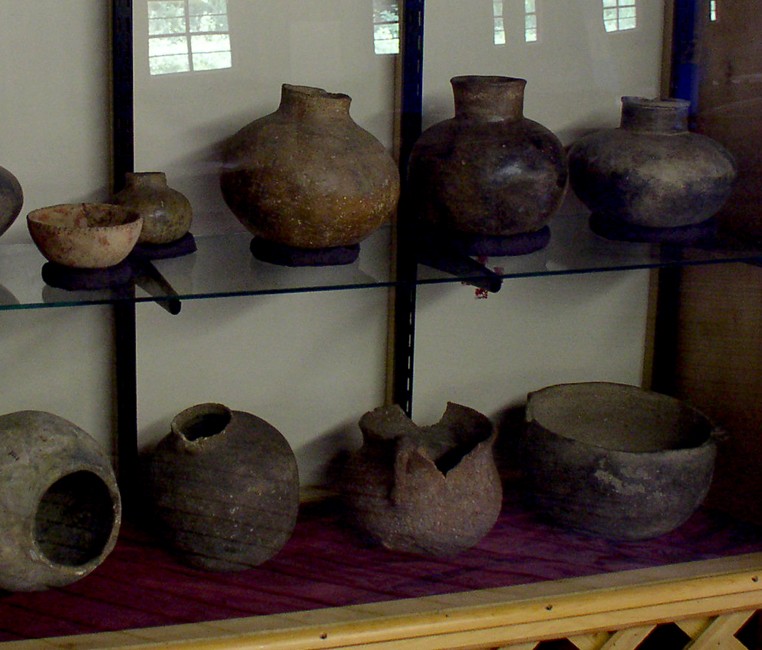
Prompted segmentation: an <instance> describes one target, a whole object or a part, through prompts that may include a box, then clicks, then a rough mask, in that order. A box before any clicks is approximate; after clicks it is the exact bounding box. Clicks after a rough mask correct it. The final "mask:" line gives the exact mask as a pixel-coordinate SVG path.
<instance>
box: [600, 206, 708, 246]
mask: <svg viewBox="0 0 762 650" xmlns="http://www.w3.org/2000/svg"><path fill="white" fill-rule="evenodd" d="M590 229H591V230H592V231H593V232H594V233H595V234H596V235H600V236H601V237H605V238H606V239H613V240H616V241H627V242H642V243H649V244H678V245H683V246H686V245H691V244H693V245H695V244H703V243H708V242H711V241H712V240H713V239H714V238H715V237H716V235H717V221H716V220H715V219H714V218H709V219H707V220H706V221H702V222H701V223H696V224H691V225H688V226H676V227H672V228H649V227H647V226H635V225H632V224H628V223H623V222H621V221H618V220H616V219H615V218H612V217H608V216H607V215H605V214H603V213H600V212H596V213H593V214H592V215H590Z"/></svg>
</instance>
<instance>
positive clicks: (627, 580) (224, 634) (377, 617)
mask: <svg viewBox="0 0 762 650" xmlns="http://www.w3.org/2000/svg"><path fill="white" fill-rule="evenodd" d="M761 608H762V553H754V554H748V555H741V556H737V557H728V558H721V559H716V560H704V561H699V562H689V563H685V564H676V565H669V566H664V567H656V568H649V569H638V570H634V571H624V572H617V573H609V574H603V575H598V576H589V577H582V578H570V579H567V580H556V581H548V582H543V583H539V584H529V585H519V586H513V587H504V588H500V589H487V590H480V591H472V592H463V593H455V594H448V595H444V596H429V597H424V598H415V599H406V600H396V601H389V602H381V603H373V604H368V605H356V606H348V607H339V608H329V609H322V610H315V611H306V612H295V613H291V614H279V615H274V616H259V617H252V618H243V619H232V620H227V621H214V622H208V623H200V624H189V625H177V626H169V627H157V628H144V629H136V630H127V631H122V632H106V633H101V634H90V635H81V636H74V637H58V638H52V639H46V640H34V641H17V642H10V643H7V644H3V648H4V650H28V649H30V648H38V649H40V650H44V649H45V648H58V649H61V648H77V650H87V649H90V648H112V649H113V648H124V649H130V650H134V649H136V648H147V649H148V648H183V649H185V650H221V649H223V648H225V649H244V648H246V649H247V650H251V649H252V648H268V649H275V650H313V649H316V648H333V649H337V648H357V647H360V646H362V647H372V648H377V649H378V650H381V649H383V648H389V649H391V648H405V647H411V648H412V647H415V648H416V649H421V650H423V649H426V648H431V649H434V648H479V647H484V648H489V647H493V648H494V647H498V646H501V645H508V644H514V643H522V642H527V641H530V640H531V641H536V640H540V639H552V638H560V637H563V636H569V635H578V634H589V633H594V632H599V631H604V630H606V631H611V630H614V629H621V628H626V627H632V626H637V625H644V624H649V623H663V622H671V621H676V620H681V619H690V618H696V617H699V616H713V615H717V614H720V613H726V612H732V611H753V610H757V609H761Z"/></svg>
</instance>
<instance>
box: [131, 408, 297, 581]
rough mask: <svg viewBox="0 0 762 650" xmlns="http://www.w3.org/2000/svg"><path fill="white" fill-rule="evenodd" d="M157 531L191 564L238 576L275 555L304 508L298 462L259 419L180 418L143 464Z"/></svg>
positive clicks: (224, 412)
mask: <svg viewBox="0 0 762 650" xmlns="http://www.w3.org/2000/svg"><path fill="white" fill-rule="evenodd" d="M144 469H145V479H146V480H145V483H146V489H147V492H146V495H147V499H148V508H149V509H150V510H151V512H152V514H153V518H154V523H155V524H156V527H157V532H158V533H159V535H160V536H161V537H162V538H163V539H164V540H165V542H166V543H167V544H168V545H169V546H170V547H171V549H172V550H173V551H174V552H175V553H176V554H177V555H178V557H180V558H181V559H182V560H184V561H185V562H186V563H188V564H190V565H192V566H196V567H200V568H203V569H209V570H213V571H238V570H243V569H249V568H251V567H253V566H256V565H259V564H261V563H263V562H265V561H266V560H269V559H270V558H271V557H272V556H274V555H275V554H276V553H277V552H278V551H279V550H280V549H281V548H282V547H283V545H284V544H285V543H286V542H287V541H288V540H289V538H290V537H291V533H292V532H293V529H294V526H295V524H296V516H297V512H298V509H299V475H298V470H297V466H296V459H295V457H294V453H293V451H292V450H291V447H290V446H289V444H288V442H287V441H286V439H285V438H284V437H283V435H282V434H281V433H280V432H279V431H278V430H277V429H275V427H273V426H272V425H270V424H268V423H267V422H265V421H264V420H262V419H261V418H258V417H257V416H255V415H252V414H250V413H245V412H243V411H233V410H231V409H229V408H227V407H226V406H224V405H222V404H198V405H195V406H191V407H190V408H188V409H185V410H184V411H182V412H181V413H179V414H178V415H177V416H176V417H175V418H174V419H173V420H172V425H171V432H170V433H169V435H167V436H166V437H165V438H163V439H162V440H161V442H160V443H159V444H158V445H157V447H156V448H155V449H154V450H152V451H151V452H150V454H149V455H148V457H147V459H146V464H145V467H144Z"/></svg>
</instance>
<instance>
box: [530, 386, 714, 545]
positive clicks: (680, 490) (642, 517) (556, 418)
mask: <svg viewBox="0 0 762 650" xmlns="http://www.w3.org/2000/svg"><path fill="white" fill-rule="evenodd" d="M715 435H716V433H715V430H714V427H713V425H712V423H711V422H710V421H709V420H708V419H707V418H706V417H705V416H704V415H702V414H701V413H700V412H699V411H697V410H695V409H694V408H692V407H690V406H688V405H687V404H685V403H684V402H681V401H680V400H677V399H675V398H672V397H668V396H667V395H661V394H659V393H654V392H650V391H646V390H643V389H641V388H638V387H636V386H629V385H624V384H613V383H606V382H591V383H579V384H560V385H557V386H551V387H548V388H545V389H542V390H539V391H536V392H534V393H530V395H529V399H528V402H527V412H526V428H525V430H524V432H523V435H522V439H521V444H520V448H521V462H522V466H523V468H524V469H525V471H526V478H527V494H528V497H529V499H530V501H531V502H532V503H533V504H534V507H535V508H536V509H537V511H538V512H539V513H541V514H542V515H544V516H547V517H549V518H551V519H552V520H554V521H555V522H557V523H559V524H561V525H563V526H568V527H569V528H573V529H577V530H582V531H586V532H589V533H593V534H595V535H600V536H603V537H607V538H611V539H624V540H639V539H647V538H651V537H656V536H658V535H662V534H664V533H667V532H669V531H671V530H673V529H675V528H677V527H678V526H680V525H681V524H682V523H683V522H685V521H686V520H687V519H688V517H690V516H691V514H693V512H694V511H695V510H696V509H697V508H698V506H699V505H700V504H701V502H702V501H703V499H704V497H705V496H706V494H707V492H708V490H709V486H710V483H711V479H712V473H713V470H714V460H715V455H716V443H715Z"/></svg>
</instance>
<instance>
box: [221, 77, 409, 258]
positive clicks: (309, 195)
mask: <svg viewBox="0 0 762 650" xmlns="http://www.w3.org/2000/svg"><path fill="white" fill-rule="evenodd" d="M350 102H351V98H350V97H348V96H347V95H344V94H338V93H329V92H326V91H325V90H322V89H320V88H311V87H308V86H292V85H289V84H284V85H283V87H282V93H281V101H280V106H279V107H278V110H276V111H275V112H274V113H271V114H270V115H267V116H265V117H262V118H260V119H258V120H255V121H254V122H252V123H251V124H249V125H248V126H245V127H244V128H243V129H241V130H240V131H238V133H236V134H235V135H234V136H233V137H232V138H231V139H230V141H229V142H228V145H227V150H226V154H225V162H224V167H223V170H222V173H221V178H220V183H221V188H222V194H223V196H224V198H225V201H226V202H227V204H228V206H229V207H230V209H231V210H232V211H233V213H234V214H235V215H236V217H238V219H239V220H240V221H241V222H242V223H243V224H244V225H245V226H246V228H248V229H249V230H250V231H251V232H252V233H253V234H254V235H255V236H257V237H261V238H263V239H264V240H268V241H272V242H276V243H279V244H285V245H288V246H292V247H296V248H308V249H314V248H330V247H336V246H349V245H354V244H357V243H358V242H360V241H361V240H363V239H364V238H365V237H367V236H368V235H369V234H371V233H372V232H373V231H374V230H376V229H377V228H378V227H379V226H381V225H382V224H383V223H384V222H385V221H387V220H388V219H389V217H390V216H391V214H392V213H393V211H394V210H395V208H396V205H397V201H398V198H399V172H398V170H397V166H396V164H395V162H394V160H393V159H392V158H391V156H390V155H389V154H388V153H387V152H386V150H385V149H384V147H383V145H382V144H381V143H380V142H379V141H378V140H377V139H376V138H375V137H374V136H373V135H371V134H370V133H368V132H367V131H365V130H364V129H362V128H361V127H360V126H358V125H357V124H356V123H355V122H354V121H353V120H352V118H351V117H350V115H349V106H350Z"/></svg>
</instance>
